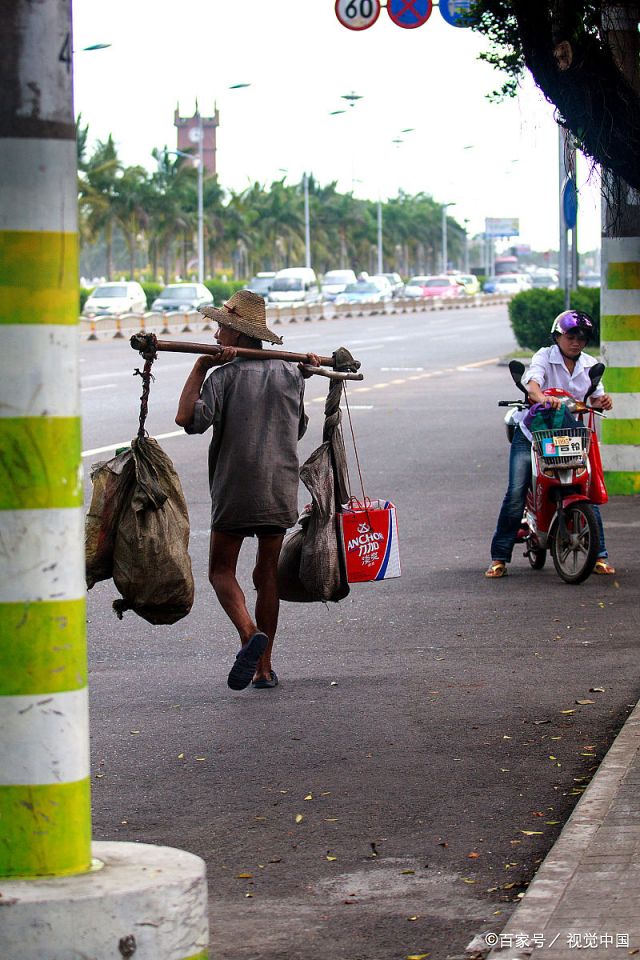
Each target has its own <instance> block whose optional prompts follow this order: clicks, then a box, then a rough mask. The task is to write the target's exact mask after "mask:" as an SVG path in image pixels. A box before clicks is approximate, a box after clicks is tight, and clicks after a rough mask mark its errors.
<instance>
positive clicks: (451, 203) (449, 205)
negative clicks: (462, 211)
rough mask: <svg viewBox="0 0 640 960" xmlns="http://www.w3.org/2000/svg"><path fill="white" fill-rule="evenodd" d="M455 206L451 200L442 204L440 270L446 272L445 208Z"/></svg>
mask: <svg viewBox="0 0 640 960" xmlns="http://www.w3.org/2000/svg"><path fill="white" fill-rule="evenodd" d="M448 207H455V203H454V202H453V201H451V202H450V203H443V204H442V272H443V273H446V272H447V263H448V256H447V208H448Z"/></svg>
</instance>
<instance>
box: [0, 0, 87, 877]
mask: <svg viewBox="0 0 640 960" xmlns="http://www.w3.org/2000/svg"><path fill="white" fill-rule="evenodd" d="M9 6H10V7H11V8H12V10H11V14H10V15H9V17H8V18H7V21H6V22H5V25H4V27H3V29H5V30H7V26H8V31H7V32H8V33H9V34H13V35H12V36H10V37H7V36H5V40H4V43H7V42H8V43H11V44H12V46H13V49H14V50H16V49H21V46H20V44H24V45H25V46H24V47H23V50H24V55H23V58H22V61H21V63H20V64H18V62H17V61H15V60H14V61H13V62H14V63H15V68H16V69H15V75H14V76H13V77H10V78H8V79H9V80H10V82H11V87H12V88H11V90H10V94H9V103H10V106H11V107H12V109H11V112H5V113H3V115H2V118H1V121H2V126H1V127H0V366H1V368H2V373H1V376H0V730H1V731H2V736H1V737H0V837H1V842H0V876H2V877H10V876H16V875H22V876H31V877H36V876H45V875H55V876H61V875H64V874H70V873H78V872H80V871H82V870H87V869H88V868H89V865H90V862H91V847H90V837H91V827H90V796H89V747H88V743H89V728H88V712H87V668H86V640H85V613H84V595H85V586H84V570H83V554H82V528H83V513H82V485H81V472H80V464H81V449H80V406H79V391H78V387H77V344H78V329H77V322H78V236H77V223H76V219H77V213H76V211H77V189H76V182H75V167H76V147H75V127H74V123H73V112H72V97H71V69H70V67H71V38H70V16H69V13H70V11H69V10H67V17H66V18H65V17H64V16H61V14H62V13H63V11H64V8H65V7H68V3H60V2H54V3H44V4H39V5H36V6H35V7H34V8H33V10H31V9H30V7H31V5H30V4H28V3H20V2H18V3H16V2H14V3H10V4H9ZM47 51H50V52H51V51H54V52H55V56H50V55H49V56H47ZM59 57H61V58H62V59H58V58H59ZM9 63H11V60H9V61H8V60H7V59H6V57H5V67H4V74H5V76H6V71H7V69H8V66H9ZM25 68H26V69H25ZM3 96H6V90H5V88H4V86H3Z"/></svg>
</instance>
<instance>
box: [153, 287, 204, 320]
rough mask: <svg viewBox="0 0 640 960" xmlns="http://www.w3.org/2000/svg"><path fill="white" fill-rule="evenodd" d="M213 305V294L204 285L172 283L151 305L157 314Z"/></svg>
mask: <svg viewBox="0 0 640 960" xmlns="http://www.w3.org/2000/svg"><path fill="white" fill-rule="evenodd" d="M212 305H213V294H212V293H211V291H210V290H209V289H208V288H207V287H205V285H204V284H203V283H170V284H169V285H168V286H166V287H165V288H164V290H163V291H162V293H161V294H160V296H159V297H156V299H155V300H154V301H153V303H152V304H151V309H152V310H155V311H156V312H157V313H168V312H169V311H171V310H198V309H199V308H200V307H210V306H212Z"/></svg>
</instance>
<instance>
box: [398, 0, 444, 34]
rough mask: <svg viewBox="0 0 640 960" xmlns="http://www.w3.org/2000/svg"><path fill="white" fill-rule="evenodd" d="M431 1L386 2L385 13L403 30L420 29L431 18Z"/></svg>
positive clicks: (402, 0) (401, 0)
mask: <svg viewBox="0 0 640 960" xmlns="http://www.w3.org/2000/svg"><path fill="white" fill-rule="evenodd" d="M432 10H433V3H432V0H388V2H387V13H388V14H389V16H390V17H391V19H392V20H393V22H394V23H395V24H397V26H399V27H404V28H405V30H413V29H414V28H415V27H421V26H422V24H423V23H426V22H427V20H428V19H429V17H430V16H431V11H432Z"/></svg>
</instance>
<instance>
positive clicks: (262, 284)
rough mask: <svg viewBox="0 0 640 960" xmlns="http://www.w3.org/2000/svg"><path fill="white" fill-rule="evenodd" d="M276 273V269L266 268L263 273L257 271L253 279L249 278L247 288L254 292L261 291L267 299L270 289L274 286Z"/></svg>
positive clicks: (261, 294)
mask: <svg viewBox="0 0 640 960" xmlns="http://www.w3.org/2000/svg"><path fill="white" fill-rule="evenodd" d="M275 275H276V274H275V270H271V271H267V270H264V271H263V272H262V273H256V275H255V277H251V280H249V283H248V284H247V290H251V292H252V293H259V294H260V296H261V297H264V299H265V300H266V299H267V296H268V295H269V290H271V287H272V286H273V281H274V279H275Z"/></svg>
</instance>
